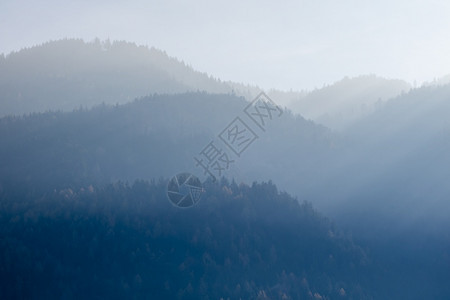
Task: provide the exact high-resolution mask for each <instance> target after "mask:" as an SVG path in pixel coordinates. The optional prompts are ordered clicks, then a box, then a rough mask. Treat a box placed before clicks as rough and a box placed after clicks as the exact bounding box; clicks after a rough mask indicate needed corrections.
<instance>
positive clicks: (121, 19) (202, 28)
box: [0, 0, 450, 90]
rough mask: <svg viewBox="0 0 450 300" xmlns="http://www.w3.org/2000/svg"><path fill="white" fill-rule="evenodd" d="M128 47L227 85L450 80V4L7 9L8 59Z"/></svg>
mask: <svg viewBox="0 0 450 300" xmlns="http://www.w3.org/2000/svg"><path fill="white" fill-rule="evenodd" d="M65 37H67V38H83V39H85V40H86V41H90V40H93V39H94V38H95V37H99V38H100V39H107V38H109V39H110V40H127V41H130V42H136V43H137V44H140V45H148V46H153V47H156V48H159V49H162V50H165V51H166V52H167V53H168V54H169V55H170V56H174V57H177V58H178V59H180V60H183V61H184V62H186V63H187V64H189V65H191V66H192V67H193V68H194V69H196V70H199V71H202V72H206V73H208V74H210V75H212V76H214V77H217V78H220V79H222V80H232V81H236V82H243V83H249V84H254V85H258V86H260V87H262V88H265V89H269V88H278V89H284V90H288V89H293V90H301V89H313V88H315V87H321V86H323V85H324V84H329V83H333V82H335V81H337V80H339V79H341V78H343V77H344V76H349V77H353V76H358V75H361V74H375V75H379V76H382V77H386V78H399V79H404V80H406V81H408V82H410V83H413V82H414V80H415V81H416V82H417V84H421V83H422V82H424V81H431V80H433V79H434V78H439V77H441V76H444V75H447V74H450V1H444V0H442V1H433V0H427V1H425V0H424V1H415V0H408V1H403V0H402V1H395V0H379V1H366V0H354V1H351V0H342V1H336V0H308V1H279V2H276V1H245V2H244V1H236V0H229V1H211V0H209V1H206V0H205V1H193V0H191V1H171V0H166V1H152V0H148V1H129V2H128V1H127V2H125V1H113V0H111V1H103V0H101V1H96V2H95V3H94V1H92V2H91V1H85V0H82V1H66V0H59V1H56V0H54V1H53V0H47V1H23V0H0V53H4V54H7V53H10V52H11V51H15V50H19V49H21V48H23V47H30V46H33V45H37V44H41V43H43V42H46V41H48V40H55V39H60V38H65Z"/></svg>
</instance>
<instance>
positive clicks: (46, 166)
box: [0, 93, 333, 187]
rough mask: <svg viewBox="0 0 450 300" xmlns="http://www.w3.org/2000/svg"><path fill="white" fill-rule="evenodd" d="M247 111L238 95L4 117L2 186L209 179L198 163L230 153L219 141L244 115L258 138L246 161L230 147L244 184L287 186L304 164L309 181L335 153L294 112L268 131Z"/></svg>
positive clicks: (162, 98)
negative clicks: (190, 176)
mask: <svg viewBox="0 0 450 300" xmlns="http://www.w3.org/2000/svg"><path fill="white" fill-rule="evenodd" d="M247 105H248V102H247V101H246V100H245V99H244V98H242V97H237V96H233V95H210V94H206V93H187V94H178V95H154V96H150V97H144V98H141V99H138V100H136V101H133V102H131V103H127V104H123V105H117V106H109V105H101V106H98V107H94V108H92V109H89V110H85V109H81V110H76V111H72V112H47V113H40V114H32V115H29V116H20V117H19V116H10V117H5V118H3V119H0V138H1V139H2V141H3V143H2V144H0V179H1V180H0V182H3V183H6V182H23V183H27V182H28V183H29V182H34V183H40V184H41V185H42V186H47V185H48V184H51V185H53V186H54V185H58V186H60V185H61V186H64V187H67V186H68V185H70V184H71V183H74V182H79V183H81V182H99V183H108V182H111V181H115V180H129V181H134V180H136V179H152V178H158V177H160V176H164V177H170V176H173V175H174V174H176V173H178V172H180V171H190V172H192V173H198V174H202V173H203V170H202V169H201V168H198V167H196V166H195V161H194V157H195V156H196V155H198V154H199V153H200V152H201V150H202V148H204V147H205V146H206V145H208V143H209V142H210V141H211V140H216V143H219V144H218V145H222V147H226V146H225V145H223V143H222V144H220V143H221V141H220V140H218V135H219V133H220V132H221V131H223V130H224V128H226V127H227V125H228V124H230V122H231V121H232V120H233V119H234V118H236V117H237V116H240V117H241V118H242V119H243V120H245V122H246V124H248V126H250V127H252V128H253V131H254V132H255V134H257V136H258V138H257V140H256V141H255V142H254V143H253V144H252V145H251V147H249V148H248V149H247V150H246V152H245V153H243V154H242V156H241V157H237V156H236V155H235V154H233V153H232V152H231V151H230V150H229V149H228V148H225V149H228V151H229V152H230V153H229V155H230V157H232V159H233V160H235V163H233V164H232V166H231V168H230V170H229V171H227V172H228V173H224V175H227V176H234V177H235V178H236V180H241V181H252V180H266V181H267V180H270V179H271V176H273V175H274V174H275V175H276V176H279V179H280V181H284V179H286V180H287V181H289V182H295V181H296V180H297V179H296V178H297V177H292V176H290V175H288V174H286V167H288V166H292V163H293V162H292V160H303V162H302V165H303V166H302V167H301V168H299V169H297V170H295V172H296V173H297V174H298V175H297V176H303V175H302V174H305V176H306V175H307V174H312V173H313V172H312V171H311V170H312V169H313V168H314V165H316V164H317V163H319V161H320V160H321V159H322V157H323V156H325V155H327V154H328V153H329V152H330V151H332V149H331V144H332V140H333V136H332V135H331V133H330V132H329V130H328V129H326V128H324V127H322V126H318V125H316V124H314V123H312V122H309V121H306V120H304V119H303V118H301V117H299V116H293V115H292V114H289V113H287V112H286V113H285V114H283V115H282V116H281V117H279V118H277V119H274V120H273V122H272V123H270V126H268V128H267V130H266V132H263V131H262V130H261V129H260V128H258V127H257V126H256V125H255V124H253V123H250V122H252V120H248V119H246V118H245V116H243V110H244V108H245V107H246V106H247ZM268 168H269V169H268ZM269 170H270V172H269ZM283 174H284V175H283ZM305 183H307V181H305Z"/></svg>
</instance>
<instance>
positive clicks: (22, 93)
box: [0, 39, 259, 116]
mask: <svg viewBox="0 0 450 300" xmlns="http://www.w3.org/2000/svg"><path fill="white" fill-rule="evenodd" d="M258 90H259V89H258V88H256V87H250V86H244V85H241V84H237V83H231V82H221V81H220V80H218V79H215V78H212V77H211V76H208V75H207V74H205V73H200V72H197V71H195V70H194V69H192V67H190V66H187V65H186V64H185V63H183V62H181V61H179V60H177V59H175V58H172V57H170V56H168V55H167V54H166V53H165V52H163V51H161V50H158V49H155V48H147V47H144V46H137V45H136V44H133V43H128V42H123V41H121V42H112V43H111V42H109V41H99V40H96V41H94V42H90V43H86V42H84V41H83V40H81V39H65V40H58V41H52V42H47V43H44V44H42V45H40V46H35V47H31V48H27V49H23V50H20V51H18V52H13V53H10V54H8V55H7V56H6V57H3V56H2V57H0V116H5V115H9V114H19V115H20V114H23V113H31V112H44V111H46V110H72V109H74V108H78V107H92V106H93V105H98V104H101V103H106V104H116V103H119V104H120V103H126V102H130V101H132V100H134V99H135V98H136V97H141V96H146V95H151V94H154V93H158V94H168V93H170V94H174V93H182V92H188V91H207V92H210V93H236V94H239V95H243V96H247V97H248V98H251V97H252V95H253V94H255V93H256V92H257V91H258Z"/></svg>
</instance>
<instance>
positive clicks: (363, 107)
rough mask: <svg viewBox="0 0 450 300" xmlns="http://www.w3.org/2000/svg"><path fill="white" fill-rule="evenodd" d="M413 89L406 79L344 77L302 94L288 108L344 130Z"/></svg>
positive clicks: (370, 76)
mask: <svg viewBox="0 0 450 300" xmlns="http://www.w3.org/2000/svg"><path fill="white" fill-rule="evenodd" d="M410 88H411V86H410V85H409V84H408V83H406V82H404V81H401V80H388V79H384V78H381V77H377V76H374V75H366V76H359V77H355V78H344V79H342V80H340V81H338V82H336V83H334V84H331V85H328V86H325V87H323V88H320V89H317V90H314V91H312V92H309V93H306V94H303V95H302V96H299V97H298V98H297V99H295V100H293V101H292V102H291V103H290V105H289V108H290V109H291V110H292V111H293V112H294V113H298V114H301V115H302V116H304V117H305V118H307V119H311V120H313V121H315V122H317V123H320V124H323V125H325V126H327V127H329V128H332V129H337V130H342V129H345V128H347V127H348V126H350V125H351V124H352V123H354V122H356V121H358V120H360V119H361V118H363V117H364V116H366V115H368V114H370V113H372V112H374V111H375V110H377V109H378V108H380V107H381V106H382V105H383V104H384V103H385V102H386V101H387V100H389V99H391V98H394V97H396V96H398V95H400V94H401V93H406V92H407V91H408V90H409V89H410Z"/></svg>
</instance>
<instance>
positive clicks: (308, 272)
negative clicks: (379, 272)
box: [0, 181, 376, 299]
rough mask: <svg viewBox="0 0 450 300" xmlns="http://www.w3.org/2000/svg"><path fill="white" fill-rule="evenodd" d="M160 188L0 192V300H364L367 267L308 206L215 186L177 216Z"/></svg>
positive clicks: (256, 190)
mask: <svg viewBox="0 0 450 300" xmlns="http://www.w3.org/2000/svg"><path fill="white" fill-rule="evenodd" d="M166 185H167V181H160V182H158V183H156V182H152V183H149V182H144V181H138V182H135V183H134V184H132V185H128V184H121V183H115V184H109V185H106V186H96V185H94V186H93V185H89V186H85V187H80V186H79V187H76V188H75V187H73V188H68V189H61V190H59V189H55V190H53V191H46V192H45V193H44V194H40V193H36V192H35V191H33V188H32V187H31V186H28V187H22V189H21V190H20V191H17V192H18V193H15V194H11V193H9V192H5V191H2V192H0V197H1V199H2V201H1V207H0V216H1V218H0V235H1V236H2V238H1V239H0V278H1V280H0V296H1V298H2V299H11V298H47V299H48V298H64V299H80V298H84V299H86V298H108V299H111V298H149V297H150V298H158V299H221V298H223V299H226V298H246V299H301V298H302V299H313V298H314V299H320V298H322V299H329V298H340V297H348V298H358V299H371V298H372V293H374V292H375V291H374V290H372V287H371V286H370V285H369V284H368V279H369V277H368V276H367V274H370V272H369V270H376V268H374V266H373V265H371V262H370V260H369V258H368V257H367V255H366V253H365V252H364V250H363V249H361V248H360V247H358V246H357V245H355V244H354V243H353V242H352V241H351V239H350V238H349V237H348V236H346V235H345V234H343V233H342V232H340V231H339V230H338V229H336V228H335V226H334V225H333V224H331V223H330V221H329V220H327V219H326V218H324V217H323V216H321V215H320V214H318V213H317V212H316V211H314V210H313V209H312V207H311V205H310V204H308V203H303V204H299V203H298V202H297V200H296V199H294V198H292V197H290V196H289V195H287V194H286V193H280V192H278V191H277V189H276V187H275V186H274V185H273V184H271V183H262V184H256V183H254V184H252V185H251V186H248V185H245V184H241V185H239V186H238V185H236V184H235V183H231V184H230V183H228V182H226V181H222V182H220V183H219V182H216V183H214V184H213V183H211V182H207V183H206V184H205V186H204V188H205V194H204V195H203V199H202V201H201V202H199V203H198V204H197V205H196V206H195V207H194V208H192V209H190V210H180V209H177V208H175V207H173V206H172V205H170V204H169V201H168V200H167V198H166V195H165V188H166Z"/></svg>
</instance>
